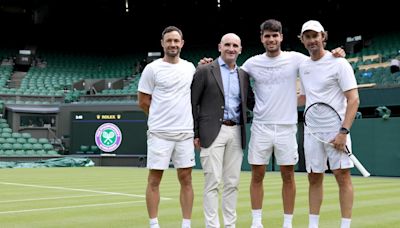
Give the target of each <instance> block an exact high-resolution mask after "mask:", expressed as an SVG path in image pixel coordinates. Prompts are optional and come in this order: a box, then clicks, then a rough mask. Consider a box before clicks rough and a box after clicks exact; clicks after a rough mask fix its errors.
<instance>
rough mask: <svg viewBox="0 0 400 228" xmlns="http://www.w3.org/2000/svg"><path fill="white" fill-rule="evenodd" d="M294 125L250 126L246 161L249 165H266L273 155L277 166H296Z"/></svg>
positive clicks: (295, 128) (297, 155) (297, 159)
mask: <svg viewBox="0 0 400 228" xmlns="http://www.w3.org/2000/svg"><path fill="white" fill-rule="evenodd" d="M296 133H297V125H296V124H255V123H253V124H252V126H251V136H250V142H249V154H248V161H249V164H251V165H268V164H269V160H270V158H271V156H272V153H274V156H275V159H276V163H277V164H278V165H296V164H297V162H298V161H299V153H298V151H297V139H296Z"/></svg>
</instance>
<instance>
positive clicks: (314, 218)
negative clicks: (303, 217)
mask: <svg viewBox="0 0 400 228" xmlns="http://www.w3.org/2000/svg"><path fill="white" fill-rule="evenodd" d="M318 223H319V215H312V214H310V215H308V228H318Z"/></svg>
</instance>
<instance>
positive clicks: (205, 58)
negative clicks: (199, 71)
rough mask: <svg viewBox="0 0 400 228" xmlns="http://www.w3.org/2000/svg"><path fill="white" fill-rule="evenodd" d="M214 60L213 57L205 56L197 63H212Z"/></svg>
mask: <svg viewBox="0 0 400 228" xmlns="http://www.w3.org/2000/svg"><path fill="white" fill-rule="evenodd" d="M212 61H213V58H207V57H204V58H202V59H200V61H199V62H198V63H197V65H203V64H206V63H211V62H212Z"/></svg>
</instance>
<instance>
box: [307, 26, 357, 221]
mask: <svg viewBox="0 0 400 228" xmlns="http://www.w3.org/2000/svg"><path fill="white" fill-rule="evenodd" d="M300 39H301V42H302V43H303V44H304V47H305V48H306V49H307V50H308V52H309V53H310V58H309V59H307V60H306V61H304V62H302V63H301V64H300V79H301V86H302V90H301V100H303V101H305V105H306V111H305V119H306V121H305V132H304V154H305V160H306V169H307V172H308V180H309V206H310V209H309V213H310V214H309V228H316V227H318V222H319V212H320V208H321V204H322V199H323V178H324V172H325V171H326V170H327V169H328V167H327V161H329V167H330V169H331V170H332V172H333V174H334V175H335V178H336V181H337V183H338V186H339V200H340V208H341V215H342V220H341V228H346V227H350V223H351V214H352V207H353V194H354V193H353V185H352V182H351V175H350V169H351V168H352V167H353V166H354V164H353V162H352V160H351V159H350V157H349V156H347V155H346V153H344V152H343V151H346V149H347V148H350V147H351V140H350V135H349V132H350V128H351V125H352V123H353V120H354V117H355V115H356V112H357V109H358V106H359V96H358V90H357V82H356V79H355V77H354V72H353V69H352V67H351V65H350V64H349V63H348V62H347V60H346V59H343V58H334V57H333V55H332V53H330V52H329V51H327V50H325V47H324V46H325V42H326V40H327V33H326V32H325V30H324V28H323V27H322V25H321V24H320V23H319V22H318V21H314V20H311V21H308V22H306V23H304V24H303V26H302V29H301V34H300ZM337 120H339V121H337ZM336 122H339V125H338V126H337V124H336ZM324 141H325V142H328V143H323V142H324ZM346 145H347V147H346ZM349 153H350V152H349Z"/></svg>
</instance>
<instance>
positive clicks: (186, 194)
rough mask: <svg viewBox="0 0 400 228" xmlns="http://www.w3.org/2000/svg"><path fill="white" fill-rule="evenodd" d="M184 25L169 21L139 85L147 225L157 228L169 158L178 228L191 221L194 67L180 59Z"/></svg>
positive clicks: (189, 223) (183, 227)
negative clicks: (177, 206)
mask: <svg viewBox="0 0 400 228" xmlns="http://www.w3.org/2000/svg"><path fill="white" fill-rule="evenodd" d="M183 44H184V40H183V36H182V31H181V30H180V29H178V28H177V27H174V26H169V27H167V28H165V29H164V31H163V32H162V39H161V45H162V47H163V49H164V57H163V58H160V59H157V60H155V61H153V62H152V63H150V64H148V65H147V66H146V67H145V68H144V70H143V73H142V75H141V78H140V81H139V86H138V91H139V94H138V97H139V106H140V107H141V108H142V109H143V111H144V112H145V113H146V114H148V116H149V118H148V121H147V124H148V131H147V168H148V169H149V176H148V184H147V189H146V203H147V211H148V213H149V218H150V228H159V227H160V226H159V224H158V219H157V215H158V205H159V202H160V191H159V187H160V182H161V178H162V175H163V172H164V170H166V169H168V167H169V163H170V161H171V160H172V163H173V164H174V167H175V168H176V169H177V172H178V179H179V183H180V185H181V189H180V194H181V196H180V203H181V208H182V217H183V220H182V228H189V227H190V226H191V220H190V219H191V215H192V208H193V188H192V167H193V166H195V155H194V145H193V135H194V133H193V118H192V106H191V100H190V99H191V97H190V86H191V83H192V80H193V75H194V72H195V67H194V65H193V64H192V63H190V62H188V61H186V60H183V59H181V58H180V57H179V56H180V52H181V49H182V47H183Z"/></svg>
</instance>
